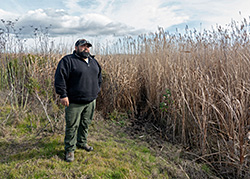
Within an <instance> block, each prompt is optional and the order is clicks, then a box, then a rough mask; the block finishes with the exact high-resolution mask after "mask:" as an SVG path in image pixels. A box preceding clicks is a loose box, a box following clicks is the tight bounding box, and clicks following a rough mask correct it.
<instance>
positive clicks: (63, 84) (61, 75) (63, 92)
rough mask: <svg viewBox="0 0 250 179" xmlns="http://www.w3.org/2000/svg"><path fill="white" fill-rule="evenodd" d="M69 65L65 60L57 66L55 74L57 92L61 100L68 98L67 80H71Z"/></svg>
mask: <svg viewBox="0 0 250 179" xmlns="http://www.w3.org/2000/svg"><path fill="white" fill-rule="evenodd" d="M69 71H70V70H69V64H68V63H67V61H66V59H65V58H63V59H62V60H61V61H60V62H59V63H58V66H57V69H56V73H55V90H56V93H57V94H59V95H60V98H65V97H67V80H68V78H69Z"/></svg>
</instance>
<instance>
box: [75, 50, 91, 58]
mask: <svg viewBox="0 0 250 179" xmlns="http://www.w3.org/2000/svg"><path fill="white" fill-rule="evenodd" d="M76 53H77V55H79V56H80V57H82V58H88V57H89V55H90V54H89V52H85V50H83V51H82V52H79V49H77V51H76Z"/></svg>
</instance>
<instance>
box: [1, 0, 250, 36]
mask: <svg viewBox="0 0 250 179" xmlns="http://www.w3.org/2000/svg"><path fill="white" fill-rule="evenodd" d="M63 4H64V5H65V8H64V9H67V11H66V10H64V9H35V10H32V11H28V12H26V13H22V14H20V15H18V14H13V13H10V12H7V11H4V10H2V9H0V16H1V18H4V19H11V20H14V19H15V18H19V21H18V23H17V25H18V26H20V27H21V26H24V28H23V32H24V33H25V34H27V35H30V34H32V33H33V30H34V29H32V28H34V27H38V28H39V27H50V25H52V26H51V27H50V30H49V32H50V34H51V35H53V36H61V35H77V34H84V35H88V36H99V35H113V34H115V35H135V34H140V33H147V32H154V31H156V30H157V27H158V26H160V27H163V28H165V29H167V28H169V27H171V26H178V25H180V24H181V25H183V24H187V25H190V24H193V25H197V24H199V23H202V24H203V27H204V28H207V27H210V26H211V25H216V23H218V24H221V25H223V24H226V23H230V20H231V19H232V18H233V19H236V20H238V19H240V18H242V17H248V16H249V14H250V10H249V7H250V1H245V0H220V1H218V0H175V1H173V0H154V1H152V0H64V1H63ZM20 8H21V7H20ZM239 11H241V12H242V16H240V15H239ZM237 18H238V19H237ZM31 25H32V26H33V27H32V28H31V27H30V26H31ZM182 28H185V26H184V25H183V27H182ZM198 28H199V27H198Z"/></svg>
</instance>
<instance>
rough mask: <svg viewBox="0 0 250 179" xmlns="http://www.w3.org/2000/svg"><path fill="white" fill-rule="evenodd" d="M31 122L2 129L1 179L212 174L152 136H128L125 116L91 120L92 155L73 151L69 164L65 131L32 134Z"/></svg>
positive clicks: (23, 120)
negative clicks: (113, 118) (66, 158)
mask: <svg viewBox="0 0 250 179" xmlns="http://www.w3.org/2000/svg"><path fill="white" fill-rule="evenodd" d="M31 120H33V121H34V119H32V117H26V118H23V119H22V120H19V122H18V123H17V124H15V125H5V126H4V131H5V134H4V135H0V156H1V157H0V176H1V177H0V178H22V179H23V178H31V179H33V178H39V179H40V178H60V179H61V178H96V179H99V178H108V179H109V178H111V179H112V178H114V179H119V178H124V179H127V178H129V179H134V178H136V179H140V178H141V179H144V178H152V179H153V178H160V179H162V178H188V177H187V176H190V177H191V178H197V177H198V178H204V177H206V178H209V177H208V174H209V175H210V174H211V172H208V171H207V170H208V168H207V167H204V166H205V165H198V164H196V163H192V162H190V161H186V160H184V159H181V157H180V152H181V148H179V147H177V146H174V145H171V144H169V143H167V142H166V143H161V144H160V146H161V147H162V148H161V149H159V147H158V144H156V143H155V142H157V141H154V139H153V138H152V136H150V134H146V133H144V134H143V135H141V134H140V135H139V136H144V137H143V138H141V137H138V135H135V136H134V135H132V133H130V132H131V131H129V129H128V128H129V121H128V120H125V118H122V120H123V121H124V124H123V125H120V124H118V123H117V122H116V121H118V119H116V120H104V119H103V118H100V119H99V118H98V119H94V120H93V122H92V124H91V126H90V129H89V145H91V146H93V147H94V151H93V152H86V151H83V150H80V149H76V151H75V160H74V161H73V162H72V163H67V162H65V160H64V157H65V156H64V132H63V131H60V132H57V133H54V134H52V133H50V132H48V131H44V132H41V133H39V135H37V134H38V133H37V132H38V131H40V129H39V128H38V127H37V126H35V123H34V122H33V123H34V124H33V128H32V130H31V129H30V121H31ZM114 121H115V122H114ZM43 125H45V124H43V123H42V124H39V126H40V127H42V126H43ZM48 128H49V127H48ZM59 133H61V134H59ZM158 142H159V141H158ZM186 171H187V172H186ZM211 176H212V175H211ZM211 178H213V177H211Z"/></svg>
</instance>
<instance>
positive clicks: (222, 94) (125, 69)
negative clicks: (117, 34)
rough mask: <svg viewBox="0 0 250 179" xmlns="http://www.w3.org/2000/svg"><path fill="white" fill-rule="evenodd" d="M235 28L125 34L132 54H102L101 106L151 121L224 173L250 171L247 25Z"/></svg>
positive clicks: (249, 47) (127, 50) (249, 54)
mask: <svg viewBox="0 0 250 179" xmlns="http://www.w3.org/2000/svg"><path fill="white" fill-rule="evenodd" d="M232 23H233V22H232ZM230 28H231V29H222V28H221V27H218V29H217V30H213V31H204V32H203V33H202V34H201V33H197V32H190V31H187V32H186V34H184V35H182V34H175V35H171V34H169V33H167V32H164V31H163V30H162V29H159V32H158V33H155V34H151V35H150V36H146V35H145V36H139V37H138V39H136V40H134V39H132V40H131V39H126V40H127V41H128V42H127V43H126V44H129V45H127V46H126V47H127V49H126V52H129V53H128V54H120V55H105V56H99V57H98V58H99V60H100V62H101V64H102V66H103V69H104V74H105V80H104V85H103V89H102V93H101V97H100V98H101V99H100V103H101V107H100V108H102V109H103V107H104V106H105V110H109V111H112V110H114V109H118V110H127V111H131V112H132V114H134V115H135V117H138V116H140V118H147V119H150V120H151V121H152V122H153V123H157V124H158V126H159V127H160V129H161V132H162V133H163V134H165V136H166V137H167V138H168V139H172V140H173V141H178V142H181V143H182V144H183V145H184V146H186V147H188V148H190V150H191V151H192V149H193V150H196V154H197V155H198V156H199V159H200V160H203V161H206V162H207V163H208V165H209V166H212V168H213V169H215V170H219V171H220V172H221V173H223V174H224V176H227V177H230V176H234V177H235V176H237V177H239V178H242V177H243V178H244V176H245V177H247V176H249V175H250V171H249V168H250V156H249V154H250V153H249V151H250V150H249V149H250V145H249V144H250V141H249V139H248V138H247V134H248V132H249V130H250V70H249V69H250V50H249V49H250V43H249V34H247V32H248V30H247V28H248V26H247V24H244V23H242V24H241V26H240V27H238V26H237V25H236V24H234V25H233V26H231V27H230ZM116 45H117V44H116ZM120 46H121V45H120ZM130 48H132V49H130ZM131 52H132V53H131ZM109 103H110V104H109Z"/></svg>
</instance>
